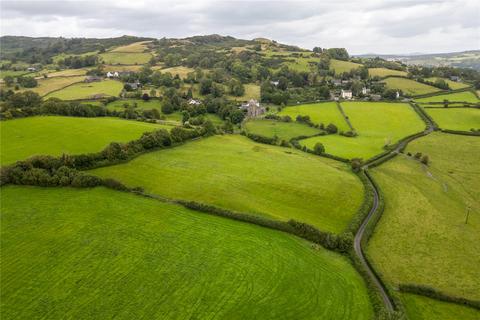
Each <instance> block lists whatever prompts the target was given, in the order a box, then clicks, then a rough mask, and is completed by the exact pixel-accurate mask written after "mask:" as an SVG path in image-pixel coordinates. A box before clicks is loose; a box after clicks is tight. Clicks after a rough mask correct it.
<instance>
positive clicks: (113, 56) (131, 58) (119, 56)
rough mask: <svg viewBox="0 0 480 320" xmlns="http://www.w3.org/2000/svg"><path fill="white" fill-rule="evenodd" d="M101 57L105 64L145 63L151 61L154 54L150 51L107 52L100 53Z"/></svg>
mask: <svg viewBox="0 0 480 320" xmlns="http://www.w3.org/2000/svg"><path fill="white" fill-rule="evenodd" d="M100 57H101V58H102V60H103V62H104V63H105V64H145V63H147V62H149V61H150V59H151V58H152V55H151V54H150V53H148V52H138V53H125V52H106V53H102V54H100Z"/></svg>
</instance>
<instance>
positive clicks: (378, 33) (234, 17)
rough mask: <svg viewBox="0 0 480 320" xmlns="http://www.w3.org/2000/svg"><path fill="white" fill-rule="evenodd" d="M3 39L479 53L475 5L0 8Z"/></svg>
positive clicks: (413, 1) (153, 2) (136, 0)
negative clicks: (209, 37)
mask: <svg viewBox="0 0 480 320" xmlns="http://www.w3.org/2000/svg"><path fill="white" fill-rule="evenodd" d="M0 3H1V30H0V34H1V35H25V36H64V37H113V36H121V35H124V34H128V35H136V36H149V37H155V38H161V37H187V36H191V35H204V34H212V33H218V34H222V35H231V36H234V37H237V38H243V39H252V38H256V37H266V38H270V39H274V40H277V41H279V42H282V43H287V44H293V45H298V46H301V47H303V48H309V49H311V48H313V47H314V46H320V47H345V48H347V50H348V51H349V52H350V53H354V54H359V53H370V52H375V53H412V52H423V53H433V52H451V51H462V50H470V49H480V1H479V0H383V1H380V0H357V1H355V0H336V1H335V0H329V1H323V0H317V1H287V0H285V1H210V0H196V1H159V0H144V1H141V0H127V1H124V0H114V1H100V0H97V1H78V0H77V1H58V0H57V1H43V0H37V1H24V0H15V1H4V0H0Z"/></svg>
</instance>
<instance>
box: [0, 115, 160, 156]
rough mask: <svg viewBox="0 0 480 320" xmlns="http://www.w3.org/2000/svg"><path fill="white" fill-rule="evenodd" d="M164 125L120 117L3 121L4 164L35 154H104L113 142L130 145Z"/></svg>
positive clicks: (50, 117)
mask: <svg viewBox="0 0 480 320" xmlns="http://www.w3.org/2000/svg"><path fill="white" fill-rule="evenodd" d="M162 127H163V126H160V125H157V124H151V123H145V122H139V121H129V120H123V119H118V118H74V117H60V116H44V117H29V118H22V119H16V120H9V121H1V122H0V131H1V133H2V135H1V147H0V163H1V165H6V164H10V163H13V162H15V161H18V160H23V159H26V158H28V157H31V156H33V155H54V156H58V155H61V154H62V153H70V154H79V153H86V152H96V151H100V150H101V149H103V148H104V147H106V146H107V145H108V144H109V143H110V142H112V141H116V142H127V141H130V140H133V139H137V138H139V137H140V136H141V135H142V133H144V132H147V131H153V130H155V129H160V128H162Z"/></svg>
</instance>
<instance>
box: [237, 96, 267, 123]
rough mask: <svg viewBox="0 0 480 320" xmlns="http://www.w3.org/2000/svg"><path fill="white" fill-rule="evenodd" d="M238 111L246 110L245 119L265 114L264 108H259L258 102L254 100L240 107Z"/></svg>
mask: <svg viewBox="0 0 480 320" xmlns="http://www.w3.org/2000/svg"><path fill="white" fill-rule="evenodd" d="M240 109H242V110H247V117H249V118H255V117H258V116H260V115H262V114H264V113H265V111H266V109H265V107H262V106H260V102H258V101H257V100H255V99H251V100H250V101H248V102H247V103H244V104H242V105H241V106H240Z"/></svg>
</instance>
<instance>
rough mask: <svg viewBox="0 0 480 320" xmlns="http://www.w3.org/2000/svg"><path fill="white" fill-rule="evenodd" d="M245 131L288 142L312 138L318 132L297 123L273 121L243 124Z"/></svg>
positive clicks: (252, 121) (253, 121)
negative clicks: (295, 139) (300, 137)
mask: <svg viewBox="0 0 480 320" xmlns="http://www.w3.org/2000/svg"><path fill="white" fill-rule="evenodd" d="M245 129H246V130H247V132H249V133H254V134H258V135H261V136H265V137H274V136H277V137H278V138H279V139H280V140H285V141H290V139H292V138H295V137H299V136H313V135H315V134H318V133H320V130H318V129H315V128H312V127H309V126H307V125H305V124H300V123H297V122H281V121H275V120H266V119H265V120H262V119H258V120H250V121H248V122H246V123H245Z"/></svg>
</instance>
